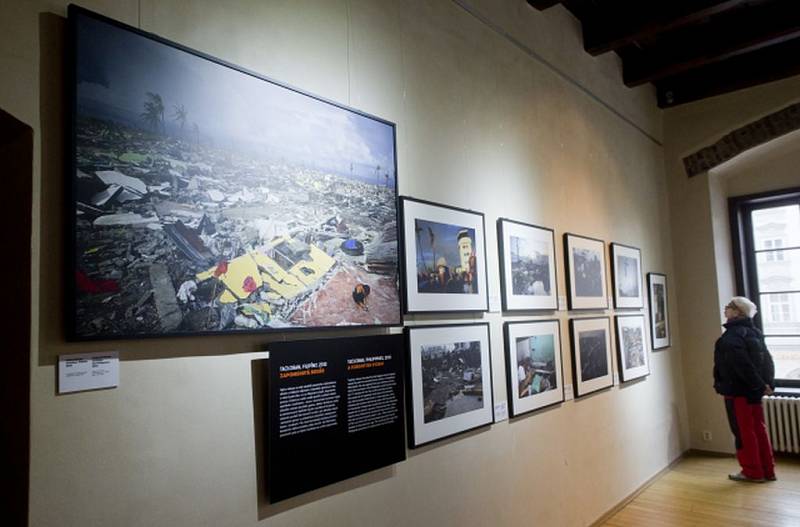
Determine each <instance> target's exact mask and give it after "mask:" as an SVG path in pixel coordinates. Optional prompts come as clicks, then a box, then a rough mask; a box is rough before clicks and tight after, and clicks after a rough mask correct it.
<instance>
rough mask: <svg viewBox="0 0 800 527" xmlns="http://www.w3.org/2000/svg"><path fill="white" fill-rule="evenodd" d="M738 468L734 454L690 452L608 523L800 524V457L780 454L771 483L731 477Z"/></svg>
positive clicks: (612, 526)
mask: <svg viewBox="0 0 800 527" xmlns="http://www.w3.org/2000/svg"><path fill="white" fill-rule="evenodd" d="M738 468H739V467H738V465H737V464H736V460H735V459H733V458H719V457H705V456H690V457H687V458H686V459H684V460H682V461H681V462H680V463H678V464H677V465H676V466H675V467H673V468H672V469H671V470H670V471H669V472H667V473H666V474H664V475H663V476H661V477H660V478H659V479H658V480H656V481H655V482H654V483H653V484H652V485H650V486H649V487H648V488H647V489H645V490H644V491H643V492H642V493H641V494H639V495H638V496H637V497H636V498H635V499H634V500H633V501H631V502H630V503H629V504H628V505H626V506H625V507H624V508H623V509H622V510H620V511H619V512H617V513H616V514H615V515H614V516H612V517H611V518H609V519H608V521H606V522H605V523H604V524H603V526H604V527H641V526H647V527H695V526H697V527H758V526H762V525H763V526H771V527H783V526H786V527H789V526H791V527H798V526H800V459H796V458H781V459H778V460H777V470H776V473H777V476H778V481H774V482H768V483H737V482H735V481H730V480H728V479H727V475H728V473H731V472H736V471H737V470H738Z"/></svg>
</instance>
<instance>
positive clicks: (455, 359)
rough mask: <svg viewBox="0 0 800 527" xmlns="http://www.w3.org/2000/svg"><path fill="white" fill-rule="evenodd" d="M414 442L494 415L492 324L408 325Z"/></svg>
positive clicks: (410, 420)
mask: <svg viewBox="0 0 800 527" xmlns="http://www.w3.org/2000/svg"><path fill="white" fill-rule="evenodd" d="M406 341H407V343H408V361H407V364H408V375H407V378H408V382H409V387H408V389H407V390H406V393H407V394H408V405H407V408H408V443H409V446H410V447H411V448H416V447H418V446H421V445H424V444H426V443H430V442H432V441H436V440H439V439H443V438H445V437H449V436H452V435H455V434H458V433H461V432H465V431H467V430H472V429H474V428H478V427H481V426H484V425H488V424H491V423H492V422H493V421H494V405H493V399H492V367H491V351H490V347H489V324H488V323H481V324H455V325H447V326H415V327H407V328H406Z"/></svg>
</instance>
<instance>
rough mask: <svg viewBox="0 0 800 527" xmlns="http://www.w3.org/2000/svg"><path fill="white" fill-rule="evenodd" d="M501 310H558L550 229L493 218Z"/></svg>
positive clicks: (553, 249)
mask: <svg viewBox="0 0 800 527" xmlns="http://www.w3.org/2000/svg"><path fill="white" fill-rule="evenodd" d="M497 239H498V240H499V249H500V269H501V271H500V281H501V284H502V286H503V287H502V289H503V310H504V311H524V310H550V311H555V310H556V309H558V297H557V287H556V282H557V280H556V249H555V234H554V233H553V229H548V228H547V227H538V226H536V225H529V224H527V223H522V222H518V221H513V220H509V219H505V218H500V219H498V220H497Z"/></svg>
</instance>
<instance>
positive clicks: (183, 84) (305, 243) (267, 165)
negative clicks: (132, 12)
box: [68, 10, 401, 339]
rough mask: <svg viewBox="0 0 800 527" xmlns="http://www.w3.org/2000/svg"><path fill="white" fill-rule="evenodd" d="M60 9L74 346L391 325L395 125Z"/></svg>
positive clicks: (395, 313) (396, 307) (395, 314)
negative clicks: (70, 82) (67, 77)
mask: <svg viewBox="0 0 800 527" xmlns="http://www.w3.org/2000/svg"><path fill="white" fill-rule="evenodd" d="M70 19H71V23H72V28H73V39H74V40H73V45H74V46H75V47H74V51H75V63H74V68H75V70H74V75H75V77H74V80H75V86H74V95H75V98H76V100H75V101H73V102H74V108H75V110H74V112H73V115H72V127H73V134H74V135H73V138H74V141H73V151H72V156H73V158H72V164H71V181H70V184H71V190H72V194H71V195H72V198H73V201H72V203H71V210H70V214H71V215H72V220H71V221H72V225H71V229H72V230H71V235H72V238H71V240H72V244H73V248H72V255H71V257H72V259H73V261H72V273H73V276H72V279H73V280H74V283H72V284H70V289H71V290H72V291H73V294H71V295H70V299H69V302H70V305H69V306H68V309H70V310H71V313H70V318H71V321H72V324H71V325H72V327H71V328H69V330H70V331H71V337H72V338H76V339H98V338H124V337H136V336H143V335H151V336H152V335H164V334H197V333H218V332H234V331H258V330H270V329H272V330H276V329H285V328H320V327H335V326H351V325H394V324H399V323H401V315H400V300H399V291H398V241H397V205H396V203H397V199H396V188H397V177H396V169H395V167H396V163H395V130H394V125H392V124H390V123H387V122H384V121H382V120H379V119H376V118H372V117H369V116H366V115H364V114H361V113H358V112H355V111H352V110H349V109H346V108H343V107H339V106H336V105H334V104H331V103H328V102H325V101H321V100H318V99H315V98H313V97H311V96H308V95H306V94H303V93H300V92H298V91H294V90H291V89H288V88H285V87H283V86H280V85H277V84H274V83H271V82H268V81H265V80H263V79H260V78H258V77H255V76H253V75H249V74H246V73H243V72H241V71H239V70H236V69H234V68H231V67H227V66H225V65H222V64H219V63H217V62H214V61H212V60H209V59H206V58H204V57H201V56H199V55H197V54H194V53H190V52H188V51H184V50H183V49H180V48H178V47H174V46H171V45H168V44H166V43H164V42H161V41H159V40H156V39H153V38H150V37H148V36H145V35H143V34H141V33H138V32H136V31H135V30H130V29H128V28H127V27H123V26H120V25H117V24H114V23H110V22H107V21H106V20H105V19H102V18H101V17H95V16H93V15H91V14H89V13H86V12H84V11H82V10H73V11H71V13H70Z"/></svg>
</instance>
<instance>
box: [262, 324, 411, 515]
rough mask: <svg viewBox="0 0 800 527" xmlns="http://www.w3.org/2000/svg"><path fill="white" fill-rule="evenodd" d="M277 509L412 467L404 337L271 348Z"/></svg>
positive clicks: (272, 485)
mask: <svg viewBox="0 0 800 527" xmlns="http://www.w3.org/2000/svg"><path fill="white" fill-rule="evenodd" d="M269 352H270V357H269V389H268V401H267V408H268V410H269V413H268V417H267V421H268V422H267V427H268V441H269V443H268V445H267V450H268V452H269V456H268V466H267V487H268V488H267V492H268V493H269V500H270V502H271V503H275V502H277V501H281V500H284V499H286V498H290V497H292V496H296V495H298V494H302V493H303V492H307V491H309V490H313V489H316V488H319V487H322V486H325V485H328V484H330V483H335V482H337V481H341V480H343V479H347V478H350V477H353V476H356V475H358V474H363V473H364V472H369V471H370V470H375V469H377V468H380V467H385V466H387V465H391V464H393V463H397V462H400V461H403V460H405V459H406V450H405V435H404V429H403V423H404V422H405V421H404V415H403V336H402V335H379V336H372V337H355V338H337V339H319V340H304V341H295V342H275V343H271V344H270V345H269Z"/></svg>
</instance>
